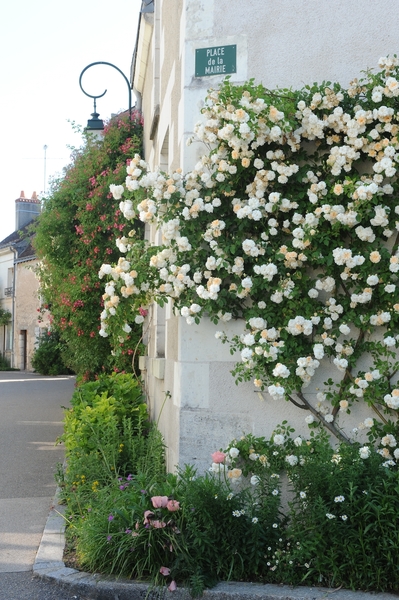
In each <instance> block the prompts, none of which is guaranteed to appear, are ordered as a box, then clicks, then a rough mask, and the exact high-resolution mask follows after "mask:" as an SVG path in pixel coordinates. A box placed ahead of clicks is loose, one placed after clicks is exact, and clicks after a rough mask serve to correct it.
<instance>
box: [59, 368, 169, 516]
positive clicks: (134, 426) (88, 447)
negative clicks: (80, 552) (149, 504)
mask: <svg viewBox="0 0 399 600" xmlns="http://www.w3.org/2000/svg"><path fill="white" fill-rule="evenodd" d="M71 404H72V407H71V408H70V409H69V410H66V411H65V419H64V433H63V435H62V436H61V437H60V439H59V441H60V442H64V443H65V449H66V461H67V466H66V470H65V473H64V474H63V475H62V477H61V479H60V481H59V483H60V484H61V487H62V490H63V496H64V498H65V499H67V502H68V506H69V510H70V512H72V513H75V512H77V513H81V510H82V506H84V505H85V504H86V503H87V501H88V499H90V497H91V495H92V494H93V492H97V491H98V490H99V489H101V488H102V487H104V486H107V485H109V484H111V483H112V482H114V481H115V480H116V479H117V478H118V477H126V476H127V475H129V474H132V473H137V472H138V471H139V470H144V471H145V470H147V471H148V472H158V471H159V472H162V473H164V471H165V467H164V448H163V442H162V439H161V437H160V434H159V433H158V432H157V430H156V428H155V427H154V426H153V425H152V424H150V422H149V421H148V415H147V406H146V404H145V403H144V402H143V396H142V391H141V388H140V385H139V382H138V381H137V380H135V379H134V378H133V376H132V375H128V374H122V373H119V374H113V375H102V376H100V377H99V379H98V380H97V381H94V382H88V383H86V384H83V385H82V386H81V387H79V388H77V389H76V390H75V392H74V394H73V397H72V400H71ZM151 452H154V456H153V457H150V453H151ZM147 461H148V462H151V465H150V466H149V467H148V469H147V466H146V465H147Z"/></svg>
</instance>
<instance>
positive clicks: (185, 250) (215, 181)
mask: <svg viewBox="0 0 399 600" xmlns="http://www.w3.org/2000/svg"><path fill="white" fill-rule="evenodd" d="M379 68H380V70H379V72H377V73H374V72H372V71H368V72H367V73H365V75H364V77H363V78H362V79H360V80H357V79H355V80H353V81H352V82H351V84H350V86H349V87H348V89H344V88H343V87H342V86H341V85H340V84H338V83H335V84H331V83H329V82H327V83H325V82H324V83H323V84H321V85H313V86H307V87H305V88H304V89H302V90H299V91H295V92H293V91H291V90H278V91H275V92H273V91H269V90H267V89H265V88H264V87H263V86H261V85H258V86H257V85H255V84H254V82H253V81H250V82H248V83H246V84H244V85H233V84H232V83H231V82H230V81H229V79H226V80H225V81H224V83H223V84H222V85H221V86H220V88H219V89H216V90H210V91H209V92H208V95H207V97H206V100H205V103H204V107H203V109H202V116H203V119H202V120H201V122H200V123H198V124H197V126H196V128H195V137H193V138H192V139H191V140H189V142H193V141H194V139H195V138H196V139H197V140H199V141H200V142H202V143H203V144H205V146H206V148H207V150H206V152H204V154H203V156H202V158H201V160H200V161H199V162H198V164H197V165H196V166H195V168H194V169H193V171H191V172H189V173H187V174H185V175H183V174H182V173H181V171H179V170H178V171H176V172H174V173H172V174H166V173H162V172H160V171H155V172H150V170H149V168H148V165H147V164H146V162H145V161H143V160H142V159H141V158H140V156H138V155H136V156H135V158H134V159H133V160H132V161H131V163H130V164H129V166H128V167H127V178H126V181H125V185H119V186H114V187H112V186H111V191H112V193H113V196H114V198H115V199H118V200H120V205H119V206H120V210H121V211H122V212H123V214H124V216H125V218H126V219H127V220H132V219H134V218H137V216H138V217H139V218H140V220H141V221H143V222H144V223H147V224H149V225H151V226H153V227H156V228H158V229H159V231H160V232H161V238H162V240H161V242H160V244H159V245H147V246H144V245H140V243H139V242H136V241H135V237H134V233H132V234H131V237H129V235H127V236H123V237H119V238H118V239H117V246H118V248H119V251H120V252H121V254H122V257H121V258H120V260H119V263H118V265H114V266H112V265H110V264H104V265H103V266H102V267H101V270H100V273H99V275H100V277H101V278H102V277H104V276H106V277H107V280H108V282H107V284H106V287H105V295H104V311H103V313H102V315H101V323H102V326H101V331H100V333H101V334H102V335H103V336H108V335H109V334H111V335H113V336H114V337H115V336H116V338H117V339H118V341H119V342H120V340H121V339H123V338H124V337H126V335H127V333H126V332H127V330H128V328H129V320H130V321H131V320H133V319H134V318H136V320H137V319H138V320H140V318H141V317H140V314H139V312H138V310H139V308H140V307H142V306H144V305H146V304H148V303H149V302H150V301H152V300H156V301H158V302H161V303H162V302H164V301H166V300H167V299H169V298H170V299H172V301H173V304H174V307H175V310H176V311H178V313H180V315H182V316H183V317H184V318H185V319H186V320H187V322H188V323H194V322H195V323H198V322H199V321H200V319H201V317H203V316H205V315H206V316H209V317H210V319H211V320H212V321H214V322H215V323H220V324H221V325H220V331H219V332H218V333H217V334H216V337H218V338H220V339H221V340H222V341H223V342H228V343H229V344H230V345H231V349H232V351H238V352H239V353H240V355H241V360H240V361H239V362H238V364H237V365H236V367H235V369H234V371H233V373H234V375H235V377H236V380H237V381H244V380H245V381H249V380H252V381H253V383H254V385H255V386H256V388H258V389H259V390H265V391H267V392H268V393H269V394H270V395H271V396H272V397H274V398H280V399H284V398H285V399H287V400H290V401H292V402H293V403H294V404H296V405H298V406H300V407H302V408H306V409H308V410H309V411H310V412H311V414H310V415H309V416H308V417H307V421H308V423H309V424H312V422H313V421H315V422H317V421H319V422H321V423H322V424H323V425H324V426H325V427H327V428H328V429H329V430H330V431H332V432H333V433H335V434H336V435H337V436H338V437H341V438H342V437H344V438H345V439H346V436H345V434H344V433H343V432H342V430H341V429H340V428H339V427H338V426H337V413H341V415H342V413H345V412H350V410H351V407H352V405H353V403H354V402H358V401H360V400H363V401H365V402H366V403H367V404H368V405H369V406H370V407H371V408H372V409H373V418H370V419H366V420H365V422H364V423H363V424H362V425H363V426H364V427H367V428H369V434H370V437H371V438H373V436H374V438H376V437H377V436H378V435H380V436H381V435H382V434H383V433H384V432H385V434H390V433H393V432H395V418H394V417H395V415H396V413H397V410H398V409H399V385H398V384H397V377H396V374H397V371H398V368H399V362H398V356H397V346H398V342H399V330H398V325H399V296H398V272H399V249H398V241H399V233H398V232H399V203H398V193H399V180H398V176H397V164H398V162H399V141H398V132H399V113H398V110H397V103H398V96H399V68H398V60H397V59H396V57H392V58H389V57H386V58H382V59H380V61H379ZM237 318H239V319H242V321H243V324H244V326H243V333H242V335H237V336H235V337H233V338H232V339H227V336H226V334H225V333H223V323H224V322H225V321H229V320H230V319H237ZM323 365H324V367H327V368H328V369H329V374H331V377H330V379H328V381H326V382H325V384H324V388H323V389H322V390H321V391H319V393H318V395H317V403H316V402H313V403H311V402H310V401H309V399H308V398H307V397H306V388H307V386H309V384H310V383H311V382H312V379H313V378H314V376H315V375H316V373H317V372H318V371H320V370H321V368H322V366H323ZM324 372H325V371H324ZM388 445H392V444H388ZM395 445H396V440H395ZM387 452H388V451H387ZM388 453H389V452H388Z"/></svg>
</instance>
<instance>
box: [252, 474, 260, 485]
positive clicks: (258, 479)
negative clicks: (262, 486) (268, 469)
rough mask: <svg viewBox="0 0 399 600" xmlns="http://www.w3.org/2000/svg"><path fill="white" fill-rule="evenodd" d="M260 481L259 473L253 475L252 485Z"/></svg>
mask: <svg viewBox="0 0 399 600" xmlns="http://www.w3.org/2000/svg"><path fill="white" fill-rule="evenodd" d="M259 482H260V478H259V477H258V476H257V475H252V477H251V485H258V483H259Z"/></svg>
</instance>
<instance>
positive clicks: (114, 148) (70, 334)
mask: <svg viewBox="0 0 399 600" xmlns="http://www.w3.org/2000/svg"><path fill="white" fill-rule="evenodd" d="M141 140H142V120H141V116H140V115H139V114H138V113H136V112H133V114H132V120H131V122H129V116H128V115H127V114H122V115H118V116H117V117H114V118H113V119H112V120H111V121H110V122H109V123H108V124H107V125H106V127H105V130H104V134H103V138H102V140H101V141H98V140H96V139H95V138H92V137H90V136H89V137H87V139H86V141H85V143H84V145H83V146H82V147H81V148H79V149H74V150H73V152H72V161H71V164H70V165H69V166H68V167H67V168H66V169H65V172H64V174H63V176H62V177H61V178H60V179H58V180H55V181H54V182H53V184H52V188H51V191H50V193H49V195H48V197H47V198H46V199H45V202H44V207H43V211H42V214H41V216H40V218H39V220H38V225H37V228H36V237H35V249H36V252H37V255H38V257H39V258H40V260H41V264H40V267H39V269H38V275H39V277H40V282H41V288H40V291H41V295H42V297H43V305H42V311H50V313H51V320H52V329H53V330H55V331H57V332H58V333H59V335H60V339H61V342H62V345H61V347H62V350H63V358H64V362H65V364H66V366H67V367H69V368H71V369H72V370H73V371H74V372H76V373H77V374H79V375H82V376H84V377H85V378H91V377H93V376H94V375H95V374H96V373H99V372H101V371H103V370H105V371H109V370H111V369H116V370H126V369H127V370H131V363H132V356H133V350H132V349H129V350H127V351H126V353H121V354H120V355H119V356H118V359H117V360H116V359H115V357H114V355H113V354H112V351H111V348H110V345H109V343H108V341H107V340H105V339H104V338H102V337H101V336H99V335H98V332H99V329H100V320H99V313H100V312H101V307H102V303H103V300H102V297H101V296H102V294H101V288H100V282H99V281H98V278H97V272H98V269H99V267H100V266H101V264H102V263H103V262H104V261H105V260H113V261H115V260H117V259H118V251H117V249H116V248H115V245H114V238H115V232H118V235H120V234H121V233H122V232H124V231H125V230H126V229H127V227H128V225H127V223H126V219H125V218H124V216H123V215H122V213H121V211H120V209H119V206H118V203H117V202H115V200H114V199H113V197H112V194H111V193H110V190H109V185H110V183H111V182H117V183H121V182H123V181H124V179H125V166H126V162H130V159H131V158H132V157H133V156H134V154H135V153H136V152H139V151H140V149H141ZM133 227H134V225H133ZM129 228H130V229H131V228H132V225H130V224H129ZM137 230H138V231H139V230H142V227H141V228H140V226H139V225H138V226H137ZM139 235H141V234H140V233H139ZM131 335H132V336H135V337H134V342H132V346H133V347H135V346H136V345H137V342H138V340H139V338H140V335H141V334H140V332H139V331H138V330H136V331H135V332H132V334H131Z"/></svg>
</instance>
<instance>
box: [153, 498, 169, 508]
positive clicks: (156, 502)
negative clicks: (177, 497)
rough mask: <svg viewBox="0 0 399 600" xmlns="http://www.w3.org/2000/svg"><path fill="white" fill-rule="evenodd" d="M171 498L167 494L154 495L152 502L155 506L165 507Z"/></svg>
mask: <svg viewBox="0 0 399 600" xmlns="http://www.w3.org/2000/svg"><path fill="white" fill-rule="evenodd" d="M168 501H169V498H168V497H167V496H153V497H152V498H151V502H152V505H153V507H154V508H165V507H166V506H167V504H168Z"/></svg>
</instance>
